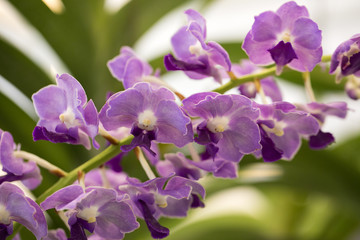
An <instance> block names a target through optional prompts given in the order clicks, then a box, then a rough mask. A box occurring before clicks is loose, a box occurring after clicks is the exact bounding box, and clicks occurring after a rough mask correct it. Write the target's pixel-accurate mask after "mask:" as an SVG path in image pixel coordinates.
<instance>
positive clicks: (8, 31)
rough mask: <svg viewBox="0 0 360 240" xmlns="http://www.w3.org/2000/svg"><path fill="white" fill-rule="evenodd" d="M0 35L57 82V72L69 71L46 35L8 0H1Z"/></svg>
mask: <svg viewBox="0 0 360 240" xmlns="http://www.w3.org/2000/svg"><path fill="white" fill-rule="evenodd" d="M0 37H1V38H3V39H4V40H5V41H7V42H8V43H9V44H11V45H13V46H14V47H16V48H17V49H19V50H20V51H21V52H22V53H23V54H24V55H26V56H27V57H28V58H30V59H31V60H32V61H33V62H34V63H35V64H36V65H38V66H39V68H40V69H42V70H43V71H44V72H45V73H46V74H47V75H48V76H49V78H50V79H51V80H53V81H54V82H55V76H54V74H53V70H52V68H53V69H55V71H56V72H57V73H65V72H67V73H69V70H68V69H67V67H66V66H65V64H64V63H63V62H62V61H61V59H60V58H59V56H58V55H57V54H56V53H55V51H54V50H53V49H52V48H51V46H50V45H49V44H48V43H47V42H46V40H45V39H44V37H43V36H42V35H41V34H40V33H39V32H38V31H37V30H36V29H35V28H34V27H33V26H31V25H30V24H29V23H28V22H27V20H26V19H24V17H23V16H21V14H20V13H19V12H18V11H17V10H16V9H15V8H14V7H13V6H12V5H11V4H10V3H9V2H8V1H5V0H0Z"/></svg>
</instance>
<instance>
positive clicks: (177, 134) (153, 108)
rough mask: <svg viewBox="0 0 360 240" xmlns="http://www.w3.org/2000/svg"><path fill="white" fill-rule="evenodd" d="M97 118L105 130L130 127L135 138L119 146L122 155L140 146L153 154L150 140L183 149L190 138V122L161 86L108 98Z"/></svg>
mask: <svg viewBox="0 0 360 240" xmlns="http://www.w3.org/2000/svg"><path fill="white" fill-rule="evenodd" d="M99 117H100V121H101V123H102V124H103V126H104V128H105V129H106V130H110V131H112V130H116V129H118V128H120V127H127V128H131V134H132V135H134V139H133V140H132V142H131V144H130V145H127V146H122V147H121V148H122V150H123V151H125V152H128V151H130V150H132V149H133V148H134V147H136V146H140V147H144V148H145V149H147V150H148V151H149V152H151V153H152V154H153V155H155V152H153V150H151V148H150V147H151V142H152V141H153V140H156V141H157V142H160V143H173V144H175V145H176V146H178V147H183V146H184V145H186V144H187V143H189V142H191V141H192V139H193V132H192V125H191V120H190V118H189V117H188V116H186V115H185V114H184V112H183V111H182V110H181V109H180V108H179V106H178V105H177V104H176V103H175V97H174V94H173V93H172V92H171V91H169V90H168V89H166V88H163V87H160V88H158V89H153V88H152V87H151V86H150V84H149V83H138V84H136V85H135V86H133V87H132V88H129V89H126V90H125V91H122V92H118V93H116V94H114V95H113V96H111V97H110V99H109V100H108V101H107V102H106V104H105V105H104V107H103V108H102V109H101V111H100V114H99Z"/></svg>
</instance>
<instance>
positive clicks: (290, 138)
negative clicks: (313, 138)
mask: <svg viewBox="0 0 360 240" xmlns="http://www.w3.org/2000/svg"><path fill="white" fill-rule="evenodd" d="M269 135H270V137H271V139H272V140H273V141H274V143H275V146H276V147H278V148H279V149H281V150H282V151H283V157H282V158H284V159H288V160H290V159H292V158H293V157H294V155H295V154H296V152H297V151H298V150H299V148H300V145H301V141H300V135H299V134H298V132H297V131H296V130H294V129H292V128H286V129H284V135H282V136H281V137H279V136H276V135H275V134H273V133H270V134H269Z"/></svg>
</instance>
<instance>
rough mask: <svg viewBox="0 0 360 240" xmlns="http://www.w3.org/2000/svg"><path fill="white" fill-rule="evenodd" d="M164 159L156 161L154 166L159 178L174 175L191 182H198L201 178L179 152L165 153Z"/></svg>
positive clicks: (197, 170) (196, 170) (198, 171)
mask: <svg viewBox="0 0 360 240" xmlns="http://www.w3.org/2000/svg"><path fill="white" fill-rule="evenodd" d="M164 158H165V160H163V161H158V162H157V164H156V170H157V172H158V173H159V174H160V176H163V177H166V176H169V175H171V174H175V175H176V176H180V177H184V178H188V179H193V180H198V179H199V178H200V177H201V176H202V173H201V172H200V170H199V169H198V168H197V167H196V166H194V165H193V164H192V163H193V161H191V160H190V159H187V158H186V157H185V155H184V154H183V153H181V152H178V153H167V154H165V155H164Z"/></svg>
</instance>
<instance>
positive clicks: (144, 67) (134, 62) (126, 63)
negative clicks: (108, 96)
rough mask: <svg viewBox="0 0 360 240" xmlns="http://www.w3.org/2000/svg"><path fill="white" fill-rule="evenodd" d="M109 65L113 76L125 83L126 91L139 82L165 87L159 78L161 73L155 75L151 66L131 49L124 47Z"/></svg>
mask: <svg viewBox="0 0 360 240" xmlns="http://www.w3.org/2000/svg"><path fill="white" fill-rule="evenodd" d="M107 65H108V67H109V69H110V72H111V74H112V75H113V76H114V77H115V78H117V79H118V80H119V81H121V82H122V83H123V85H124V88H125V89H128V88H130V87H132V86H134V85H135V84H136V83H138V82H150V83H151V84H153V85H154V86H160V85H163V83H162V82H161V80H160V79H159V78H158V77H159V76H158V75H159V72H158V71H156V72H154V73H153V69H152V67H151V66H150V64H148V63H147V62H145V61H143V60H141V59H140V58H138V57H137V56H136V54H135V52H134V51H133V50H132V49H131V48H130V47H127V46H125V47H122V48H121V50H120V54H119V55H118V56H116V57H115V58H113V59H111V60H110V61H109V62H108V64H107Z"/></svg>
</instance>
